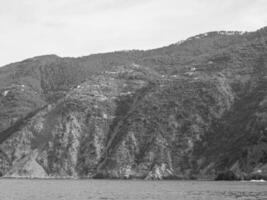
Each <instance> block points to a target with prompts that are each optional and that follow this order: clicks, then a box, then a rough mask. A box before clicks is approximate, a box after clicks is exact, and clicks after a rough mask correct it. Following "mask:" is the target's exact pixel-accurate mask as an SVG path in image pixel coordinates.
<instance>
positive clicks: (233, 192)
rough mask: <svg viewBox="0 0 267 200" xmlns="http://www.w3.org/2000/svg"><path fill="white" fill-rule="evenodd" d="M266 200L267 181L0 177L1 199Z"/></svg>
mask: <svg viewBox="0 0 267 200" xmlns="http://www.w3.org/2000/svg"><path fill="white" fill-rule="evenodd" d="M24 199H25V200H88V199H100V200H108V199H113V200H126V199H132V200H139V199H146V200H172V199H173V200H180V199H181V200H183V199H185V200H221V199H223V200H232V199H238V200H255V199H257V200H265V199H266V200H267V183H252V182H210V181H134V180H133V181H126V180H125V181H119V180H16V179H0V200H24Z"/></svg>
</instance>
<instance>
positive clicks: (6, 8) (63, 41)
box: [0, 0, 267, 66]
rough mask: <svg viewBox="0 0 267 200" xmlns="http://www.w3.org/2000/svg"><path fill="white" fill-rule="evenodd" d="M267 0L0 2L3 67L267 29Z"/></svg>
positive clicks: (33, 0)
mask: <svg viewBox="0 0 267 200" xmlns="http://www.w3.org/2000/svg"><path fill="white" fill-rule="evenodd" d="M266 10H267V0H0V66H2V65H5V64H8V63H11V62H17V61H20V60H23V59H26V58H30V57H34V56H38V55H45V54H57V55H59V56H63V57H66V56H71V57H78V56H84V55H89V54H92V53H101V52H109V51H116V50H130V49H152V48H157V47H161V46H166V45H169V44H171V43H175V42H178V41H180V40H184V39H186V38H188V37H190V36H193V35H196V34H199V33H204V32H208V31H216V30H218V31H219V30H238V31H255V30H257V29H259V28H261V27H263V26H267V12H266Z"/></svg>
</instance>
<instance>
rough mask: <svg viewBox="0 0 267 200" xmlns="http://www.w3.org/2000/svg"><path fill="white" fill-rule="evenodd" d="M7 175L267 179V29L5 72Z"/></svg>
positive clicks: (47, 59)
mask: <svg viewBox="0 0 267 200" xmlns="http://www.w3.org/2000/svg"><path fill="white" fill-rule="evenodd" d="M0 174H1V175H3V176H7V177H42V178H44V177H73V178H76V177H78V178H79V177H80V178H83V177H94V178H131V177H133V178H144V179H163V178H171V179H172V178H181V179H192V178H209V179H214V178H217V179H250V178H267V28H263V29H260V30H258V31H256V32H251V33H249V32H246V33H240V32H226V31H219V32H210V33H205V34H200V35H197V36H194V37H191V38H188V39H187V40H185V41H181V42H178V43H176V44H172V45H170V46H167V47H163V48H159V49H154V50H149V51H137V50H133V51H122V52H113V53H106V54H95V55H90V56H86V57H80V58H60V57H58V56H56V55H46V56H40V57H35V58H31V59H27V60H24V61H22V62H18V63H13V64H10V65H7V66H4V67H2V68H0Z"/></svg>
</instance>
